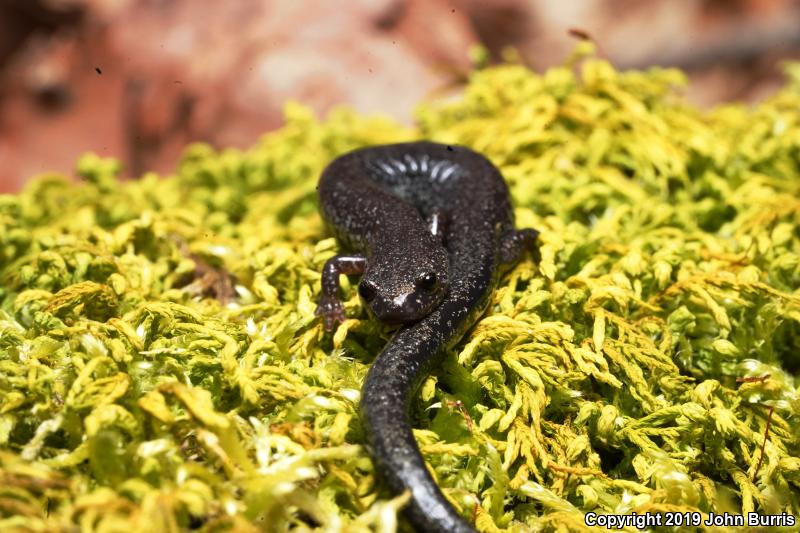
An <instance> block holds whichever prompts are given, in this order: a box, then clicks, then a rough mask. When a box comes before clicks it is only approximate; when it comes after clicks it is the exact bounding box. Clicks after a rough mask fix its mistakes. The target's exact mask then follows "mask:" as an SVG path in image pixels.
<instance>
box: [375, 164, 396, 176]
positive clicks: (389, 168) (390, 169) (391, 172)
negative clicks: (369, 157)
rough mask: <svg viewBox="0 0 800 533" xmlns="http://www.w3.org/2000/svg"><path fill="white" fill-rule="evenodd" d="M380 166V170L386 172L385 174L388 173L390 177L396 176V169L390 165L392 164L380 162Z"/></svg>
mask: <svg viewBox="0 0 800 533" xmlns="http://www.w3.org/2000/svg"><path fill="white" fill-rule="evenodd" d="M378 166H379V167H380V169H381V170H382V171H384V172H385V173H387V174H388V175H390V176H394V173H395V169H394V167H393V166H392V165H390V164H388V163H385V162H383V161H378Z"/></svg>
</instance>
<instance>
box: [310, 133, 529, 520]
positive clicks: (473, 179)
mask: <svg viewBox="0 0 800 533" xmlns="http://www.w3.org/2000/svg"><path fill="white" fill-rule="evenodd" d="M317 189H318V192H319V200H320V210H321V212H322V216H323V218H324V219H325V221H326V223H327V224H328V226H329V227H330V228H331V229H332V231H333V233H334V234H335V235H336V237H337V238H338V239H339V241H340V243H342V244H343V245H344V246H345V247H347V248H349V249H351V250H353V251H355V252H357V253H359V254H360V255H339V256H336V257H333V258H331V259H330V260H329V261H328V262H327V263H326V264H325V267H324V270H323V275H322V297H321V298H320V301H319V306H318V307H317V314H318V315H320V316H321V317H322V319H323V322H324V325H325V329H328V330H330V329H332V328H333V326H334V325H335V324H336V323H337V322H342V321H343V320H344V318H345V316H344V309H343V307H342V305H341V302H340V300H339V297H338V292H339V274H363V276H362V279H361V282H360V283H359V294H360V295H361V297H362V299H363V300H364V302H365V304H366V305H367V307H368V309H370V311H371V312H372V313H373V314H374V315H375V316H376V317H377V318H378V319H379V320H382V321H385V322H387V323H390V324H402V326H401V327H400V329H398V330H397V332H396V333H395V334H394V336H393V337H392V338H391V340H390V341H389V343H388V344H387V345H386V347H385V348H384V349H383V351H382V352H381V353H380V354H378V356H377V358H376V359H375V362H374V363H373V364H372V367H371V368H370V370H369V373H368V374H367V378H366V381H365V382H364V386H363V389H362V391H361V405H360V407H361V414H362V420H363V422H364V425H365V428H366V430H367V438H368V442H369V447H370V452H371V455H372V458H373V461H374V462H375V465H376V468H377V471H378V472H379V473H380V474H381V475H382V476H383V479H384V480H385V482H386V483H387V485H388V486H389V488H390V489H391V490H392V492H394V493H395V494H399V493H401V492H403V491H405V490H410V491H411V494H412V499H411V502H410V503H409V504H408V506H406V508H405V509H404V513H405V516H406V518H407V519H408V520H409V521H410V522H411V524H412V525H413V526H414V527H415V528H416V529H417V530H418V531H425V532H434V533H438V532H441V533H452V532H455V533H461V532H463V533H466V532H470V533H474V532H475V529H474V528H473V527H472V526H471V525H470V524H468V523H467V521H466V520H464V518H462V517H461V516H460V515H459V514H458V513H457V512H456V511H455V509H453V507H452V506H451V505H450V504H449V503H448V502H447V500H446V499H445V498H444V496H443V495H442V492H441V491H440V490H439V488H438V487H437V486H436V483H435V482H434V481H433V478H432V477H431V476H430V474H429V473H428V470H427V469H426V467H425V463H424V461H423V459H422V456H421V455H420V452H419V448H418V446H417V443H416V441H415V440H414V436H413V434H412V432H411V426H410V421H409V415H408V411H409V406H410V403H411V400H412V399H413V398H414V396H415V395H416V392H417V389H418V387H419V385H420V383H421V382H422V380H423V379H424V378H425V377H426V376H427V375H428V373H429V372H430V371H431V370H432V369H433V368H435V367H436V366H438V365H439V364H440V363H441V360H442V358H443V357H444V355H445V353H446V352H447V350H448V349H449V348H451V347H452V346H453V345H454V344H455V343H457V342H458V341H459V339H461V337H462V336H463V335H464V333H465V332H466V330H467V329H468V328H469V327H470V326H472V324H474V322H475V321H476V320H477V319H478V317H479V316H480V315H481V314H482V313H483V312H484V310H485V308H486V305H487V304H488V302H489V297H490V296H491V292H492V290H493V289H494V286H495V284H496V282H497V279H498V276H499V271H500V269H501V268H502V267H503V265H510V264H513V263H514V262H516V261H517V260H518V258H519V256H520V255H521V253H522V252H523V250H524V249H525V248H529V247H532V246H533V245H534V243H535V241H536V237H537V235H538V232H537V231H536V230H533V229H523V230H515V229H514V215H513V211H512V209H511V201H510V198H509V194H508V187H507V186H506V183H505V181H504V180H503V177H502V175H501V174H500V172H499V171H498V170H497V168H495V167H494V165H492V164H491V163H490V162H489V160H488V159H486V158H485V157H483V156H482V155H480V154H478V153H477V152H474V151H472V150H470V149H468V148H465V147H462V146H451V145H444V144H436V143H431V142H413V143H403V144H393V145H385V146H376V147H370V148H364V149H360V150H355V151H353V152H349V153H347V154H345V155H343V156H341V157H339V158H338V159H336V160H334V161H333V162H332V163H331V164H330V165H328V167H327V168H326V169H325V170H324V171H323V173H322V176H321V177H320V181H319V185H318V187H317Z"/></svg>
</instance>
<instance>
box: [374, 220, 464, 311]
mask: <svg viewBox="0 0 800 533" xmlns="http://www.w3.org/2000/svg"><path fill="white" fill-rule="evenodd" d="M375 252H376V253H374V254H373V255H372V258H371V259H370V261H368V263H367V265H368V266H367V270H366V272H364V276H363V277H362V278H361V282H360V283H359V285H358V293H359V294H360V295H361V298H362V299H363V300H364V302H365V303H366V304H367V307H368V309H369V310H370V311H371V312H372V314H374V315H375V317H376V318H377V319H378V320H380V321H381V322H385V323H387V324H390V325H399V324H406V323H409V322H415V321H417V320H419V319H421V318H422V317H424V316H425V315H427V314H428V313H430V312H431V311H433V310H434V309H435V308H436V306H438V305H439V304H440V303H441V301H442V299H443V298H444V295H445V293H446V292H447V289H448V287H449V284H450V279H449V270H450V268H449V261H448V257H447V251H446V250H445V248H444V246H442V245H441V243H440V242H439V240H438V239H437V238H435V237H434V236H433V235H431V234H429V233H426V234H425V235H424V236H419V237H417V236H414V237H412V236H410V235H409V236H407V238H405V239H403V238H400V239H397V241H395V242H391V243H384V244H382V245H381V246H380V249H379V250H376V251H375Z"/></svg>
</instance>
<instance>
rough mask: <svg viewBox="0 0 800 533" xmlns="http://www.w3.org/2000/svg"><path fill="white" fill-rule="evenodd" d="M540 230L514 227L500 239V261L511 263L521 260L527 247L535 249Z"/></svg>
mask: <svg viewBox="0 0 800 533" xmlns="http://www.w3.org/2000/svg"><path fill="white" fill-rule="evenodd" d="M537 237H539V232H538V231H536V230H535V229H531V228H525V229H519V230H518V229H514V230H511V231H509V232H507V233H506V234H505V235H503V237H502V240H501V241H500V262H501V263H503V264H505V265H511V264H514V263H516V262H517V261H519V258H520V256H521V255H522V252H524V251H525V250H526V249H528V250H531V251H535V250H536V247H535V244H536V238H537Z"/></svg>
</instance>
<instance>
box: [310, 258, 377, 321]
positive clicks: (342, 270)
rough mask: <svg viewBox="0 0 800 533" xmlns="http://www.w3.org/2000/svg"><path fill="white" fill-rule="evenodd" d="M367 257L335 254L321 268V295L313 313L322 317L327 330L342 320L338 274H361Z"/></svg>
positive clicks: (342, 308) (365, 266)
mask: <svg viewBox="0 0 800 533" xmlns="http://www.w3.org/2000/svg"><path fill="white" fill-rule="evenodd" d="M366 268H367V259H366V258H365V257H363V256H360V255H335V256H333V257H331V258H330V259H328V260H327V261H326V262H325V266H324V267H323V268H322V295H321V296H320V299H319V303H318V304H317V310H316V311H315V312H314V314H315V315H317V316H321V317H322V323H323V325H324V326H325V329H326V330H327V331H330V330H332V329H333V326H334V325H336V324H337V323H340V322H344V307H343V306H342V302H341V300H339V274H363V273H364V270H365V269H366Z"/></svg>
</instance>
